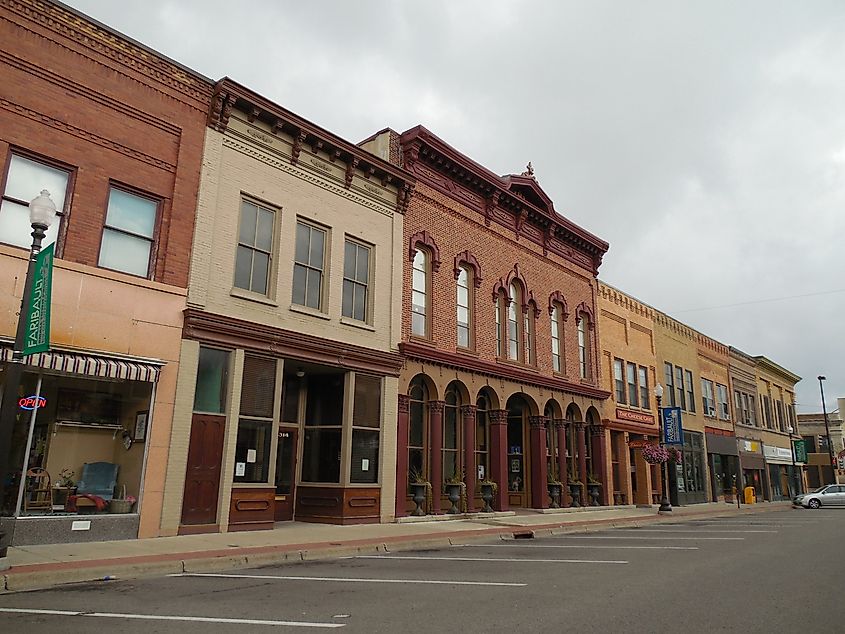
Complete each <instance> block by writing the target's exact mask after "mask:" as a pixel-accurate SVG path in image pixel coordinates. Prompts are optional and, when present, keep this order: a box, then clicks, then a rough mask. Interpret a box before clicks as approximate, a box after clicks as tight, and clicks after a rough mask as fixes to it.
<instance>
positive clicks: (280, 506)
mask: <svg viewBox="0 0 845 634" xmlns="http://www.w3.org/2000/svg"><path fill="white" fill-rule="evenodd" d="M297 436H298V434H297V429H296V428H295V427H280V428H279V437H278V441H277V442H278V451H277V453H276V509H275V513H274V519H275V520H276V521H277V522H287V521H290V520H292V519H293V506H294V496H295V494H296V441H297Z"/></svg>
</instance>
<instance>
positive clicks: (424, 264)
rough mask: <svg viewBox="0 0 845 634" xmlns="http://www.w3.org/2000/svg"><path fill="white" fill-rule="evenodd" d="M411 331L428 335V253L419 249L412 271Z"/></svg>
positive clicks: (421, 335) (424, 335) (419, 335)
mask: <svg viewBox="0 0 845 634" xmlns="http://www.w3.org/2000/svg"><path fill="white" fill-rule="evenodd" d="M411 333H412V334H414V335H417V336H418V337H426V336H428V253H427V252H426V251H423V250H422V249H417V252H416V254H415V255H414V266H413V270H412V272H411Z"/></svg>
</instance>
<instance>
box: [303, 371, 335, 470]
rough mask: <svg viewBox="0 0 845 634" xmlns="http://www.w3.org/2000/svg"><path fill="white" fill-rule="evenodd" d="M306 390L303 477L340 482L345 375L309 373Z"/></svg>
mask: <svg viewBox="0 0 845 634" xmlns="http://www.w3.org/2000/svg"><path fill="white" fill-rule="evenodd" d="M306 389H307V396H306V398H305V434H304V441H303V447H302V480H303V481H304V482H327V483H339V482H340V452H341V447H342V445H343V402H344V374H342V373H334V374H312V375H309V376H308V377H307V385H306Z"/></svg>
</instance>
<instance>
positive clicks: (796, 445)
mask: <svg viewBox="0 0 845 634" xmlns="http://www.w3.org/2000/svg"><path fill="white" fill-rule="evenodd" d="M792 446H793V449H794V450H795V462H807V443H805V442H804V441H803V440H793V441H792Z"/></svg>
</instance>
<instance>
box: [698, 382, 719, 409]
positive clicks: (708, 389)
mask: <svg viewBox="0 0 845 634" xmlns="http://www.w3.org/2000/svg"><path fill="white" fill-rule="evenodd" d="M701 405H702V407H703V410H702V414H704V415H705V416H715V415H716V400H715V399H714V398H713V381H708V380H707V379H701Z"/></svg>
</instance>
